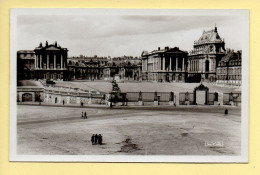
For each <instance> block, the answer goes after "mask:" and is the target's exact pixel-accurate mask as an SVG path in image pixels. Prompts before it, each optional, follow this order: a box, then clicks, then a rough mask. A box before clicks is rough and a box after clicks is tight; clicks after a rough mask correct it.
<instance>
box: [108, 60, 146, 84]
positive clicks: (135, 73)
mask: <svg viewBox="0 0 260 175" xmlns="http://www.w3.org/2000/svg"><path fill="white" fill-rule="evenodd" d="M141 67H142V60H141V59H140V58H137V57H135V58H134V57H125V56H124V57H118V58H112V59H111V60H110V61H109V62H108V63H107V65H106V66H104V79H105V80H113V79H116V80H135V81H141V72H142V68H141Z"/></svg>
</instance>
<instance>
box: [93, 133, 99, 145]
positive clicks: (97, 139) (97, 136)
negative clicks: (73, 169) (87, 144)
mask: <svg viewBox="0 0 260 175" xmlns="http://www.w3.org/2000/svg"><path fill="white" fill-rule="evenodd" d="M91 142H92V145H96V144H99V145H102V135H101V134H99V135H98V134H96V135H95V134H93V135H92V137H91Z"/></svg>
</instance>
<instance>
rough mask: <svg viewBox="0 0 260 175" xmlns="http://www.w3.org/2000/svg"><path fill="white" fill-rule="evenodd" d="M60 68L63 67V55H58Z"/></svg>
mask: <svg viewBox="0 0 260 175" xmlns="http://www.w3.org/2000/svg"><path fill="white" fill-rule="evenodd" d="M60 68H61V69H63V56H62V55H61V56H60Z"/></svg>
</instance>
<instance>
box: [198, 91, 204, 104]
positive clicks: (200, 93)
mask: <svg viewBox="0 0 260 175" xmlns="http://www.w3.org/2000/svg"><path fill="white" fill-rule="evenodd" d="M205 102H206V91H199V90H197V91H196V103H197V104H198V105H204V104H205Z"/></svg>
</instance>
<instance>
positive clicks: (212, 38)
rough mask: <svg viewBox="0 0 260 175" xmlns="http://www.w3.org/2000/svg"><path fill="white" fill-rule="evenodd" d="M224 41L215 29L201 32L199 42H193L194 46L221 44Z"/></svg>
mask: <svg viewBox="0 0 260 175" xmlns="http://www.w3.org/2000/svg"><path fill="white" fill-rule="evenodd" d="M223 42H224V39H222V38H220V36H219V34H218V30H217V27H215V29H213V30H209V31H203V33H202V35H201V37H200V38H199V40H197V41H194V45H200V44H206V43H223Z"/></svg>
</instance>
